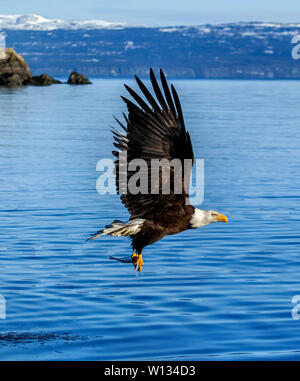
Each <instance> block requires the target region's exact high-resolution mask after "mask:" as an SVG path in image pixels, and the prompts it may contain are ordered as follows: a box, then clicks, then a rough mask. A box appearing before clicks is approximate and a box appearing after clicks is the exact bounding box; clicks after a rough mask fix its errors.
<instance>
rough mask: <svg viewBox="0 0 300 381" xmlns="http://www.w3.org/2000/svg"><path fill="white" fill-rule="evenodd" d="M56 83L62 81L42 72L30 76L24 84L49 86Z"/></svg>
mask: <svg viewBox="0 0 300 381" xmlns="http://www.w3.org/2000/svg"><path fill="white" fill-rule="evenodd" d="M56 83H62V82H61V81H58V80H57V79H55V78H53V77H50V75H48V74H46V73H43V74H41V75H38V76H34V77H31V78H30V79H29V81H28V82H27V83H26V85H31V86H50V85H53V84H56Z"/></svg>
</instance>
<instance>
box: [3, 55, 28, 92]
mask: <svg viewBox="0 0 300 381" xmlns="http://www.w3.org/2000/svg"><path fill="white" fill-rule="evenodd" d="M5 54H6V57H5V59H0V86H8V87H18V86H23V85H24V84H25V83H26V82H27V81H28V80H29V79H30V78H31V77H32V74H31V71H30V69H29V66H28V65H27V63H26V62H25V60H24V58H23V57H21V56H20V55H19V54H17V53H16V52H15V51H14V49H11V48H7V49H5Z"/></svg>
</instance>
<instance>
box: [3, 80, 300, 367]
mask: <svg viewBox="0 0 300 381" xmlns="http://www.w3.org/2000/svg"><path fill="white" fill-rule="evenodd" d="M122 83H123V81H121V80H109V79H105V80H103V79H101V80H100V79H97V80H94V84H93V85H92V86H83V87H72V86H68V85H61V86H58V85H57V86H52V87H48V88H33V87H27V88H22V89H15V90H9V89H0V168H1V175H0V295H2V296H3V297H4V298H5V300H6V319H1V320H0V359H1V360H144V359H151V360H180V359H182V360H201V359H202V360H214V359H218V360H253V359H265V360H268V359H278V360H291V359H299V358H300V320H295V319H293V318H292V314H291V311H292V308H293V307H294V306H295V305H294V304H292V303H291V300H292V297H293V296H294V295H298V294H299V295H300V276H299V274H300V251H299V243H300V242H299V241H300V239H299V232H300V213H299V201H300V193H299V188H300V149H299V147H300V128H299V127H300V126H299V121H300V108H299V98H300V85H299V82H296V81H203V80H202V81H197V80H193V81H188V80H177V81H173V83H174V84H175V85H176V87H177V89H178V92H179V94H180V96H181V99H182V104H183V109H184V114H185V119H186V125H187V127H188V129H189V131H190V134H191V137H192V141H193V145H194V151H195V155H196V157H197V158H204V159H205V200H204V203H203V204H202V205H201V207H202V208H205V209H216V210H218V211H220V212H222V213H224V214H226V215H227V216H228V218H229V224H227V225H225V224H213V225H210V226H207V227H205V228H203V229H199V230H193V231H187V232H184V233H181V234H179V235H177V236H171V237H166V238H164V239H163V240H162V241H160V242H158V243H156V244H155V245H153V246H151V247H148V248H146V249H145V251H144V261H145V266H144V269H143V273H142V274H141V275H138V276H137V277H136V274H135V273H134V271H133V267H132V265H130V264H123V263H118V262H115V261H110V260H109V259H108V258H109V255H114V256H118V255H119V256H126V255H128V254H131V251H130V245H129V241H127V240H126V239H117V238H113V237H105V238H103V239H99V240H97V241H96V240H95V241H92V242H89V243H86V242H85V240H86V238H87V237H88V236H89V235H90V234H91V233H93V232H95V231H96V229H98V228H100V227H101V226H103V225H105V224H109V223H110V222H111V221H112V219H121V220H122V219H123V220H124V221H125V220H126V219H127V218H128V214H127V211H126V210H125V209H124V207H123V206H122V205H121V203H120V201H119V198H118V196H116V195H105V196H100V195H99V194H98V193H97V192H96V180H97V178H98V176H99V172H96V163H97V161H98V160H99V159H101V158H103V157H108V158H110V157H111V150H112V148H113V146H112V136H111V133H110V131H109V127H108V125H109V124H113V118H112V114H115V115H117V116H121V112H122V111H124V110H125V107H124V105H123V104H122V101H121V99H120V97H119V95H120V94H123V95H124V94H125V91H124V90H123V88H122ZM127 83H129V84H133V82H132V81H131V80H129V81H127ZM2 302H3V300H2Z"/></svg>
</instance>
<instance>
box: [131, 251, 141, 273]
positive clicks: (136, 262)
mask: <svg viewBox="0 0 300 381" xmlns="http://www.w3.org/2000/svg"><path fill="white" fill-rule="evenodd" d="M131 258H132V263H133V266H134V267H135V269H136V271H142V267H143V265H144V261H143V257H142V254H136V253H133V254H132V256H131Z"/></svg>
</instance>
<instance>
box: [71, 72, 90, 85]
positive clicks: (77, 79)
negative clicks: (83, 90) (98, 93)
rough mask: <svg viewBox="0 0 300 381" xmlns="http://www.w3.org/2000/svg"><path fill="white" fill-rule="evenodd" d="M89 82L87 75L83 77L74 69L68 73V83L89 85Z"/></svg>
mask: <svg viewBox="0 0 300 381" xmlns="http://www.w3.org/2000/svg"><path fill="white" fill-rule="evenodd" d="M91 83H92V82H90V81H89V80H88V78H87V77H85V76H84V75H82V74H79V73H76V72H75V71H73V72H72V73H71V74H70V76H69V79H68V84H69V85H89V84H91Z"/></svg>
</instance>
